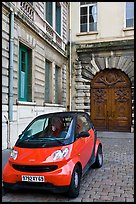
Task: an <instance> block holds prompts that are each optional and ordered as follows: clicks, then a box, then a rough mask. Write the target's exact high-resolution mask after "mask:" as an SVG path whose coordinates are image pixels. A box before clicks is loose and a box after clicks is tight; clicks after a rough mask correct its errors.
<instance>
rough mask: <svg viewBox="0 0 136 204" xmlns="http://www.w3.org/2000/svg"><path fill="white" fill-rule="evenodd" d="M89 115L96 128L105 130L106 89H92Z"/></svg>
mask: <svg viewBox="0 0 136 204" xmlns="http://www.w3.org/2000/svg"><path fill="white" fill-rule="evenodd" d="M91 106H92V107H93V108H92V110H91V116H92V120H93V123H94V125H95V128H96V129H99V130H107V90H106V89H93V90H92V93H91Z"/></svg>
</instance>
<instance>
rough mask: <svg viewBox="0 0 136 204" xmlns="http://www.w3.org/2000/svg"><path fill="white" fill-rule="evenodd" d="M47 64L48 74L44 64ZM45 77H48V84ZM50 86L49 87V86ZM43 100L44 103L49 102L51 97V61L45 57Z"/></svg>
mask: <svg viewBox="0 0 136 204" xmlns="http://www.w3.org/2000/svg"><path fill="white" fill-rule="evenodd" d="M47 64H48V66H49V67H48V68H49V72H48V73H49V76H47V72H46V67H47V66H46V65H47ZM46 77H49V80H48V85H47V84H46ZM47 86H48V90H49V92H48V99H47V98H46V88H47ZM49 87H50V88H49ZM44 95H45V96H44V102H45V103H51V102H52V101H51V98H52V62H51V61H49V60H48V59H45V92H44Z"/></svg>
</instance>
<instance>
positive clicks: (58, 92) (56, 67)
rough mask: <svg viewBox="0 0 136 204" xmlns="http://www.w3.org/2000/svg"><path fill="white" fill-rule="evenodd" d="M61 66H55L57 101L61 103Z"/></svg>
mask: <svg viewBox="0 0 136 204" xmlns="http://www.w3.org/2000/svg"><path fill="white" fill-rule="evenodd" d="M60 71H61V69H60V67H58V66H57V65H56V66H55V103H57V104H60V103H61V77H60Z"/></svg>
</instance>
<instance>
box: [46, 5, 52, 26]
mask: <svg viewBox="0 0 136 204" xmlns="http://www.w3.org/2000/svg"><path fill="white" fill-rule="evenodd" d="M45 3H46V20H47V21H48V23H49V24H50V25H51V26H52V23H53V22H52V21H53V17H52V9H53V2H45Z"/></svg>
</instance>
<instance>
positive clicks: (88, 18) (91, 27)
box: [80, 2, 97, 32]
mask: <svg viewBox="0 0 136 204" xmlns="http://www.w3.org/2000/svg"><path fill="white" fill-rule="evenodd" d="M90 31H97V4H96V2H80V32H90Z"/></svg>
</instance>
